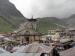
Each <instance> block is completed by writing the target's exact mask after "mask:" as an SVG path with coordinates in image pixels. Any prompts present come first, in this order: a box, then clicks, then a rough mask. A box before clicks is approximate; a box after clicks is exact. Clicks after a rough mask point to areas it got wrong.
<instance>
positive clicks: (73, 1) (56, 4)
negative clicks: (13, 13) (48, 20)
mask: <svg viewBox="0 0 75 56" xmlns="http://www.w3.org/2000/svg"><path fill="white" fill-rule="evenodd" d="M9 1H10V2H11V3H13V4H14V5H15V6H16V8H17V9H18V10H19V11H20V12H21V13H22V14H23V15H24V16H25V17H27V18H31V17H32V15H33V16H34V17H35V18H38V17H59V18H64V17H68V16H70V15H71V14H74V13H75V0H9Z"/></svg>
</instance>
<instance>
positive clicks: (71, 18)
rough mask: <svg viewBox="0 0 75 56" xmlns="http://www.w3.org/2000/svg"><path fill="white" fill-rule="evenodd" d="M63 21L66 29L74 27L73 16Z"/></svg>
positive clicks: (74, 17) (74, 16)
mask: <svg viewBox="0 0 75 56" xmlns="http://www.w3.org/2000/svg"><path fill="white" fill-rule="evenodd" d="M63 21H64V22H65V23H66V26H67V27H71V28H72V27H73V28H74V27H75V14H73V15H71V16H70V17H68V18H66V19H63Z"/></svg>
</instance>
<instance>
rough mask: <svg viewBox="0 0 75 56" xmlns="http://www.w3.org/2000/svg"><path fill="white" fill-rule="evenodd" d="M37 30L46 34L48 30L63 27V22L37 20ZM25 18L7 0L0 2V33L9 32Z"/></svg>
mask: <svg viewBox="0 0 75 56" xmlns="http://www.w3.org/2000/svg"><path fill="white" fill-rule="evenodd" d="M37 20H38V22H37V24H38V25H39V26H38V29H39V31H40V32H46V33H47V31H48V30H49V29H56V28H57V27H59V28H60V27H63V25H64V22H63V21H62V20H60V19H58V18H56V17H44V18H37ZM25 21H26V18H25V17H23V15H22V14H21V13H20V12H19V11H18V10H17V9H16V8H15V6H14V5H13V4H11V3H10V2H9V1H8V0H0V32H11V31H13V30H14V29H16V28H18V27H19V25H20V24H21V23H24V22H25Z"/></svg>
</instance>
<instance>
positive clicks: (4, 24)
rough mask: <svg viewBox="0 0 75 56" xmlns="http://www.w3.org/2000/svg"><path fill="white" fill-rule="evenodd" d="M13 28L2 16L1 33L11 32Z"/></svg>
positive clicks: (0, 20)
mask: <svg viewBox="0 0 75 56" xmlns="http://www.w3.org/2000/svg"><path fill="white" fill-rule="evenodd" d="M12 28H13V27H12V25H11V24H9V23H8V22H7V21H5V20H4V18H3V17H1V16H0V32H11V31H12V30H13V29H12Z"/></svg>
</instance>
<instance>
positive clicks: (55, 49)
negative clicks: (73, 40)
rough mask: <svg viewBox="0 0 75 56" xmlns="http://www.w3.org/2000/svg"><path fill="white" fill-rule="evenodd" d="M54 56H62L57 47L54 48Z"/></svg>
mask: <svg viewBox="0 0 75 56" xmlns="http://www.w3.org/2000/svg"><path fill="white" fill-rule="evenodd" d="M53 56H60V55H59V53H58V50H57V47H56V46H55V47H54V48H53Z"/></svg>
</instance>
